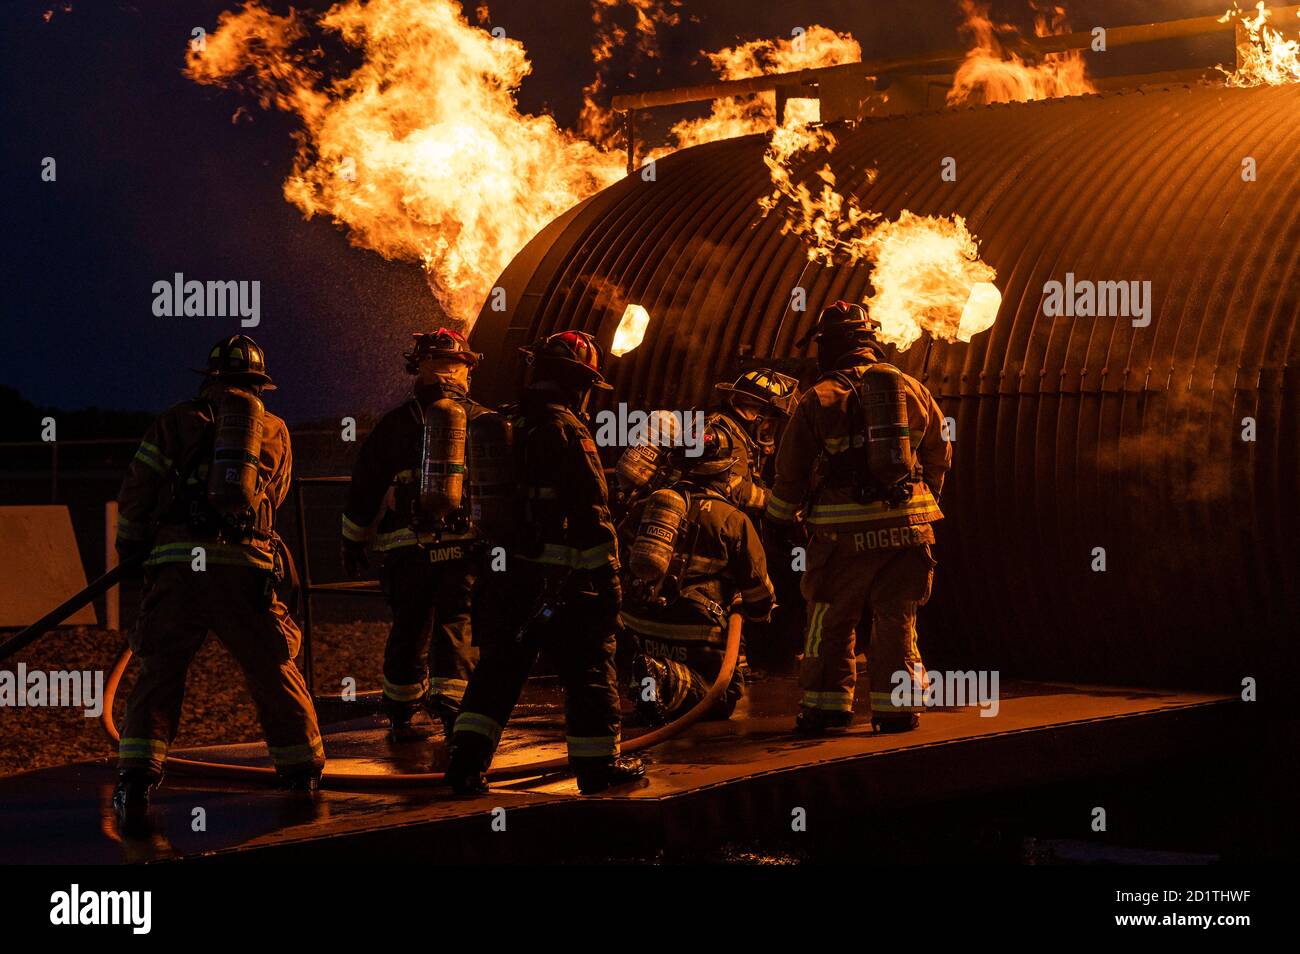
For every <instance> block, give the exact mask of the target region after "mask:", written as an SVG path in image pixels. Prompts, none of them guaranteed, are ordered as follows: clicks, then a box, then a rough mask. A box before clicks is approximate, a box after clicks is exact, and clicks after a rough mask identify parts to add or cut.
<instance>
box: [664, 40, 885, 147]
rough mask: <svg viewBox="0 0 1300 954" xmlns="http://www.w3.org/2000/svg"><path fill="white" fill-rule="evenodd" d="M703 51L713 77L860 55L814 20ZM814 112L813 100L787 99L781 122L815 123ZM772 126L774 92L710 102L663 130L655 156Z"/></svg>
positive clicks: (853, 44)
mask: <svg viewBox="0 0 1300 954" xmlns="http://www.w3.org/2000/svg"><path fill="white" fill-rule="evenodd" d="M704 55H705V56H707V57H708V58H709V61H710V62H711V63H712V64H713V70H714V72H715V73H716V74H717V75H718V78H719V79H721V80H737V79H748V78H749V77H751V76H764V75H767V74H769V73H791V72H795V71H797V70H805V69H815V68H817V67H822V66H838V65H839V64H841V63H856V62H859V61H860V60H861V59H862V47H861V46H859V45H858V41H857V40H855V39H853V37H852V36H851V35H849V34H848V33H836V32H835V31H834V30H831V29H829V28H827V27H824V26H818V25H816V24H814V25H812V26H810V27H808V28H807V30H806V31H805V32H804V33H802V34H801V35H799V36H795V37H791V38H789V39H785V38H778V39H775V40H753V41H751V42H749V43H742V44H740V45H739V46H732V47H724V48H723V49H721V50H718V51H717V52H716V53H705V54H704ZM820 111H821V110H820V105H819V103H818V101H817V100H815V99H803V98H800V99H791V100H788V101H787V102H786V108H785V121H786V124H787V125H795V124H803V123H815V122H817V121H818V119H819V118H820ZM775 125H776V94H775V93H760V94H758V95H754V96H744V97H733V98H729V99H718V100H714V101H713V106H712V110H711V111H710V113H709V115H708V116H705V117H703V118H701V119H687V120H683V121H682V122H679V123H677V124H676V125H675V126H673V127H672V129H671V130H670V131H669V135H670V137H671V139H672V143H673V145H672V147H671V148H668V149H664V150H662V151H660V152H659V153H657V154H656V155H662V154H664V153H667V152H673V151H675V150H677V149H685V148H687V147H688V146H698V145H700V144H701V143H706V142H714V141H716V140H719V139H730V138H732V137H734V136H748V135H750V134H751V133H758V132H767V131H768V130H770V129H771V128H772V127H773V126H775Z"/></svg>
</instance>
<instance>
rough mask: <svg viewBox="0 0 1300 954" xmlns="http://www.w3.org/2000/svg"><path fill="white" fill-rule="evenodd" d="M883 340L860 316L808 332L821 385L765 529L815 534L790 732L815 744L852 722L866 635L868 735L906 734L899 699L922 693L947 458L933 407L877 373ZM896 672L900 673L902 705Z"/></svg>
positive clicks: (855, 309)
mask: <svg viewBox="0 0 1300 954" xmlns="http://www.w3.org/2000/svg"><path fill="white" fill-rule="evenodd" d="M878 330H879V325H878V324H877V323H876V322H874V321H872V320H871V319H869V318H868V317H867V314H866V312H865V310H864V309H863V308H862V307H861V306H860V305H855V304H848V303H845V302H836V303H834V304H833V305H831V306H830V307H829V308H827V309H826V310H825V311H823V312H822V314H821V316H820V318H819V320H818V322H817V324H816V326H815V327H814V329H813V332H812V333H811V335H815V336H816V342H817V361H818V364H819V366H820V368H821V371H822V374H821V377H820V378H819V379H818V380H817V382H816V384H814V386H813V387H812V388H811V389H810V390H808V391H807V392H805V393H804V395H803V397H802V398H801V399H800V401H799V403H798V405H797V407H796V408H795V410H794V414H793V415H792V416H791V419H790V422H789V424H788V425H787V426H786V430H785V433H784V435H783V437H782V439H781V447H780V450H779V451H778V452H777V458H776V481H775V484H774V486H773V488H772V494H771V496H770V497H769V499H768V503H767V519H768V522H769V524H770V525H772V526H774V527H777V528H780V527H785V528H788V529H792V528H793V527H794V524H795V522H796V521H797V520H800V521H802V524H803V525H804V526H805V527H806V529H807V531H808V532H809V533H810V534H811V539H810V540H809V542H808V547H807V566H806V568H805V572H804V577H803V582H802V586H801V589H802V592H803V595H804V597H805V598H806V600H807V602H808V615H807V629H806V632H805V642H804V650H803V657H802V662H801V665H800V671H799V680H800V685H801V686H802V688H803V701H802V706H801V709H800V713H799V718H798V720H797V722H796V729H797V730H798V731H801V732H806V733H810V734H817V733H820V732H824V731H826V730H828V729H834V728H842V727H844V726H846V725H848V724H849V723H850V722H851V721H852V715H853V694H854V687H855V682H856V669H855V664H854V656H855V646H854V643H855V631H856V628H857V627H858V626H859V625H860V624H863V625H865V624H866V623H867V622H868V621H871V620H874V625H873V626H872V628H871V637H870V646H869V648H868V651H867V665H868V672H869V681H870V700H871V713H872V724H873V726H874V727H875V729H876V731H881V732H899V731H907V730H908V729H911V728H914V727H915V726H916V724H917V716H916V714H915V713H916V710H915V708H914V707H912V706H910V705H899V704H898V700H900V699H901V700H902V701H903V702H911V701H912V700H913V699H914V698H917V697H918V696H914V693H919V692H921V691H923V690H924V686H925V683H924V678H925V677H924V669H923V666H922V662H921V654H920V651H919V650H918V648H917V637H916V612H917V608H918V607H919V606H922V605H924V604H925V602H926V601H927V600H928V599H929V596H930V587H931V583H932V581H933V575H934V566H935V561H934V559H933V558H932V556H931V553H930V547H931V544H933V543H934V529H933V527H932V524H933V523H934V522H935V521H937V520H940V519H942V517H943V514H942V513H941V512H940V510H939V503H938V498H939V493H940V491H941V490H942V489H943V480H944V475H945V474H946V473H947V471H948V468H949V466H950V465H951V460H952V457H951V449H950V447H949V444H948V442H947V440H946V439H945V438H944V436H943V435H942V433H941V430H940V428H941V425H942V421H943V414H942V412H941V411H940V410H939V405H938V404H937V402H936V401H935V399H934V396H933V395H932V394H931V393H930V392H929V390H928V389H927V388H926V387H925V385H923V384H921V383H920V382H919V381H917V380H915V379H914V378H912V377H910V376H908V375H906V374H903V373H902V372H901V371H899V370H897V369H896V368H894V367H892V366H891V365H888V364H885V363H884V362H883V361H882V357H881V356H882V349H881V346H880V344H879V342H878V340H877V337H876V335H877V333H878ZM811 335H810V337H811ZM805 340H806V339H805ZM789 542H792V540H787V543H789ZM895 673H905V674H906V675H905V676H900V677H898V678H900V679H902V681H903V686H902V687H901V689H902V691H901V692H900V693H899V695H898V697H897V698H896V697H895V696H894V694H893V692H894V688H895V686H896V685H898V679H896V678H895Z"/></svg>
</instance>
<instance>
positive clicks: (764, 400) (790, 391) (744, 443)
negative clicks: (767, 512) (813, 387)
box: [617, 368, 796, 518]
mask: <svg viewBox="0 0 1300 954" xmlns="http://www.w3.org/2000/svg"><path fill="white" fill-rule="evenodd" d="M795 384H796V382H795V380H794V378H791V377H788V376H787V375H784V374H780V373H778V372H776V371H773V370H771V369H769V368H760V369H757V370H753V371H746V372H745V373H744V374H742V375H741V376H740V377H739V378H737V379H736V380H735V382H734V383H730V384H728V383H726V382H721V383H718V384H715V385H714V389H715V390H717V391H718V392H719V393H720V394H721V395H722V397H721V400H720V402H719V404H718V405H717V406H716V407H715V408H713V409H711V410H710V411H709V412H708V413H707V414H706V415H705V418H704V423H705V424H706V425H710V424H711V425H714V426H716V427H719V428H722V429H724V430H726V432H727V434H728V436H729V438H730V440H731V443H732V446H733V448H734V450H735V454H734V456H735V464H734V465H733V466H732V471H731V473H730V474H729V475H728V478H727V482H726V486H725V488H724V493H725V494H726V496H727V497H728V498H729V499H730V500H731V501H732V502H733V503H734V504H736V506H738V507H741V508H743V509H744V510H745V511H746V512H747V513H748V514H749V515H750V516H751V517H754V518H759V517H761V516H762V514H763V508H764V506H765V504H766V503H767V486H766V484H765V483H764V482H763V477H762V473H763V467H764V464H765V462H766V461H767V459H768V458H769V457H770V456H771V453H772V449H773V444H774V441H775V437H776V431H777V428H778V427H779V426H780V425H781V423H782V422H783V421H784V420H785V419H786V418H788V417H789V415H790V408H791V406H792V405H793V403H794V398H795ZM656 415H657V416H660V417H661V419H662V420H664V421H665V422H667V423H671V422H672V420H673V418H672V416H671V415H669V414H668V412H666V411H659V412H656ZM657 430H658V432H659V433H660V434H662V440H661V443H669V442H670V441H671V440H675V439H678V438H681V439H684V437H685V435H678V434H677V433H676V429H675V428H672V427H659V428H657ZM665 432H666V433H665ZM617 471H618V477H619V487H620V491H621V497H622V498H623V499H624V500H625V501H626V502H627V505H628V508H629V509H630V508H631V506H632V505H634V504H635V502H636V501H637V500H640V499H644V497H645V496H646V495H648V494H650V493H653V492H654V491H655V490H657V489H658V488H660V487H667V486H669V485H671V484H672V483H673V482H674V481H676V480H677V479H679V478H680V476H681V472H680V471H679V470H678V469H677V468H675V467H674V466H673V465H672V456H671V454H670V452H669V450H668V448H667V447H664V446H654V445H639V446H635V447H629V448H628V449H627V450H626V451H624V452H623V455H622V457H620V458H619V462H618V468H617Z"/></svg>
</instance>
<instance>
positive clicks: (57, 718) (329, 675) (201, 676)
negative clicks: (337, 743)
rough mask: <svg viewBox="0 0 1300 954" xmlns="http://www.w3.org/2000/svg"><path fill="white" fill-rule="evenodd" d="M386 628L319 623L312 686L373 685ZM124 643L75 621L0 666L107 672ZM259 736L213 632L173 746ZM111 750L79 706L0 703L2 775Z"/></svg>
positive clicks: (194, 672)
mask: <svg viewBox="0 0 1300 954" xmlns="http://www.w3.org/2000/svg"><path fill="white" fill-rule="evenodd" d="M387 633H388V626H387V624H386V623H371V622H367V623H348V624H338V623H334V624H331V623H323V624H319V625H317V626H316V627H315V631H314V637H315V647H314V648H315V656H316V680H317V682H316V685H317V691H318V692H320V691H321V689H322V687H325V686H337V685H339V681H340V680H341V679H342V678H343V677H344V676H352V677H354V678H355V679H356V680H357V689H358V691H365V690H368V689H378V688H379V686H380V667H381V665H382V660H383V649H384V639H385V637H386V636H387ZM125 647H126V637H125V635H123V634H122V633H116V632H111V631H109V630H103V629H91V628H88V627H73V628H69V629H63V630H57V631H55V632H53V633H50V634H48V635H46V636H45V637H44V638H43V639H42V640H41V641H40V642H38V643H37V644H36V645H35V646H33V647H30V648H28V649H27V650H25V651H24V652H22V653H20V654H19V657H18V658H16V659H8V660H5V662H4V663H3V664H0V669H8V670H10V671H14V670H15V669H16V667H17V664H18V663H19V662H23V663H26V664H27V670H28V672H31V671H33V670H86V669H89V670H102V671H103V672H104V675H105V678H107V675H108V670H109V669H111V668H112V666H113V663H114V662H115V661H116V659H117V657H118V655H119V654H120V653H121V652H122V650H123V649H124V648H125ZM136 671H137V669H136V666H135V665H134V664H133V665H132V666H130V667H129V668H128V669H127V672H126V676H125V677H124V678H123V680H122V686H121V687H120V688H119V690H118V694H117V705H116V706H115V707H114V714H115V717H116V719H117V723H118V725H119V726H120V725H121V724H122V720H123V717H124V711H125V707H126V703H125V700H126V697H127V694H128V693H129V692H130V691H131V686H132V684H133V683H134V681H135V673H136ZM260 738H261V729H260V727H259V725H258V722H257V714H256V712H255V711H254V709H253V704H252V702H251V701H250V700H249V698H248V693H247V691H246V689H245V688H244V682H243V677H242V674H241V673H240V671H239V667H238V666H237V665H235V661H234V660H233V659H232V658H231V656H230V654H229V653H228V652H226V649H225V647H224V646H222V645H221V644H220V642H218V641H217V639H216V638H214V637H210V638H209V639H208V641H207V642H206V643H205V644H204V646H203V649H202V650H200V651H199V654H198V656H197V657H195V659H194V663H193V665H192V666H191V667H190V673H189V680H188V682H187V683H186V693H185V709H184V712H183V714H182V716H181V727H180V732H179V734H178V735H177V737H176V744H177V745H201V744H206V743H213V742H250V741H256V740H257V739H260ZM113 754H114V748H113V746H112V744H111V743H110V742H109V741H108V737H107V736H105V735H104V732H103V730H102V729H101V728H100V725H99V720H98V719H94V718H86V717H85V715H84V713H83V711H82V710H81V709H67V708H54V707H47V708H7V707H6V708H0V775H11V774H14V773H16V772H25V771H28V770H30V769H36V768H46V767H48V766H51V765H61V764H63V763H66V762H76V761H80V760H82V759H93V758H101V757H103V756H107V755H113Z"/></svg>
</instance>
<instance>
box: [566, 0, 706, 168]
mask: <svg viewBox="0 0 1300 954" xmlns="http://www.w3.org/2000/svg"><path fill="white" fill-rule="evenodd" d="M681 3H682V0H667V6H664V5H661V3H660V0H591V22H592V24H593V25H594V26H595V28H596V36H595V40H594V41H593V43H592V46H591V57H592V62H593V64H594V65H595V67H596V76H595V78H594V79H593V80H592V81H591V82H590V83H588V84H587V85H586V86H584V87H583V89H582V111H581V112H580V113H579V114H578V133H579V134H580V135H581V136H582V137H583V138H585V139H587V140H589V141H590V142H594V143H598V144H599V145H601V146H602V147H604V148H606V149H614V148H617V146H618V145H619V143H618V140H619V137H620V135H621V131H620V126H619V119H618V114H616V113H615V112H614V111H613V110H611V109H610V108H609V106H608V104H607V103H606V102H605V98H606V95H605V94H606V92H607V90H608V87H609V72H610V68H611V66H612V61H613V58H614V54H615V52H616V51H617V50H618V49H620V48H626V47H627V39H628V36H629V35H632V36H635V38H636V42H635V44H633V45H632V46H631V49H630V59H631V62H632V64H633V66H635V65H636V64H639V63H640V62H642V61H643V60H653V59H658V57H659V28H660V27H674V26H677V25H678V24H679V23H680V22H681V14H679V13H677V12H676V8H678V7H680V6H681ZM624 8H630V11H631V13H632V17H633V22H632V24H631V26H630V28H629V27H628V26H625V25H624V24H623V23H621V22H619V20H618V19H617V14H618V13H619V12H620V11H622V10H623V9H624ZM635 75H636V73H635V71H634V70H629V72H628V77H629V78H631V77H633V76H635Z"/></svg>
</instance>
